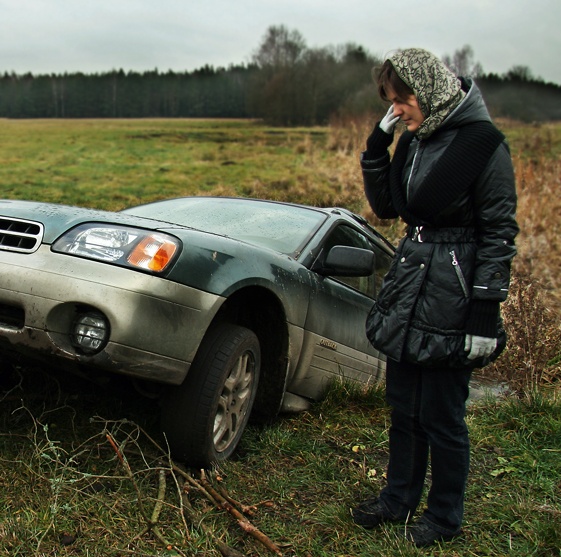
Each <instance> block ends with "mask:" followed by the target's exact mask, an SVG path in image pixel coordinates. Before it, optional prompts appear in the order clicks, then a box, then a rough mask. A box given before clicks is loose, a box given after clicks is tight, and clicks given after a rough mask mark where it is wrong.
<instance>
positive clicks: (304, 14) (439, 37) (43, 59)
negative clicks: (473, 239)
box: [0, 0, 561, 84]
mask: <svg viewBox="0 0 561 557" xmlns="http://www.w3.org/2000/svg"><path fill="white" fill-rule="evenodd" d="M0 14H2V16H1V18H0V71H2V72H4V71H15V72H17V73H23V72H27V71H31V72H33V73H51V72H54V73H62V72H65V71H66V72H75V71H82V72H85V73H90V72H102V71H109V70H111V69H115V68H122V69H124V70H125V71H127V70H135V71H144V70H151V69H154V68H158V69H159V70H161V71H166V70H168V69H172V70H175V71H183V70H193V69H196V68H199V67H201V66H203V65H205V64H210V65H213V66H228V65H230V64H237V63H243V62H247V61H248V60H249V58H250V56H251V54H252V52H253V51H254V50H255V49H256V48H257V47H258V45H259V43H260V41H261V39H262V37H263V35H264V33H265V31H266V29H267V27H269V26H270V25H280V24H283V25H286V26H287V27H289V28H290V29H296V30H298V31H300V32H301V33H302V35H303V36H304V38H305V39H306V41H307V43H308V46H310V47H323V46H328V45H340V44H344V43H349V42H352V43H356V44H359V45H361V46H363V47H364V48H366V49H367V50H369V51H370V52H372V53H373V54H377V55H380V56H383V55H384V54H386V53H387V52H389V51H391V50H394V49H396V48H402V47H407V46H421V47H424V48H427V49H429V50H432V51H433V52H434V53H435V54H437V55H439V56H442V55H444V54H453V53H454V51H455V50H457V49H459V48H461V47H462V46H464V45H466V44H469V45H471V47H472V48H473V50H474V54H475V59H476V61H479V62H480V63H481V65H482V66H483V69H484V70H485V71H487V72H496V73H504V72H506V71H507V70H508V69H510V68H511V67H512V66H514V65H523V66H528V67H529V68H530V70H531V71H532V73H533V74H534V75H535V76H536V77H542V78H543V79H545V80H547V81H553V82H556V83H559V84H561V64H559V62H558V56H559V55H560V54H561V33H559V31H558V25H559V22H560V21H561V2H559V0H533V1H532V0H454V1H453V2H452V1H450V0H431V1H430V2H422V1H421V0H392V1H391V2H387V1H386V2H381V1H379V0H347V2H345V5H344V6H343V5H342V3H341V2H340V0H338V1H332V0H283V1H282V2H279V1H278V0H276V1H275V2H272V1H271V0H237V1H236V2H232V1H231V0H203V1H197V2H194V1H193V0H190V1H189V0H181V1H180V0H159V1H158V2H155V1H154V0H96V1H95V2H92V1H91V0H18V2H15V1H14V0H0Z"/></svg>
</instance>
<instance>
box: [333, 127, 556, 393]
mask: <svg viewBox="0 0 561 557" xmlns="http://www.w3.org/2000/svg"><path fill="white" fill-rule="evenodd" d="M499 125H500V127H501V129H502V130H503V132H504V133H505V135H506V136H507V139H508V141H509V143H510V145H511V151H512V155H513V164H514V170H515V176H516V186H517V193H518V209H517V221H518V224H519V226H520V234H519V236H518V238H517V247H518V255H517V257H516V258H515V260H514V263H513V281H512V286H511V293H510V297H509V299H508V300H507V302H506V303H505V304H503V317H504V321H505V327H506V329H507V332H508V334H509V337H510V340H509V345H508V348H507V350H506V351H505V353H504V354H503V355H502V356H501V358H499V360H498V361H497V362H496V363H495V364H494V365H493V366H490V367H489V368H486V370H485V373H486V375H491V376H495V377H497V378H499V379H502V380H506V381H508V382H509V384H510V385H511V386H512V388H514V389H515V390H516V391H517V392H522V391H523V390H525V389H528V388H530V389H532V388H534V387H535V386H537V385H542V384H544V383H548V384H553V383H556V382H558V381H559V380H560V379H561V365H560V363H559V357H560V355H561V328H560V323H561V320H560V319H559V316H560V315H561V273H560V272H559V271H560V269H561V196H560V195H559V191H561V125H553V124H548V125H543V126H536V127H529V126H522V125H519V124H517V123H515V122H510V121H501V122H499ZM369 132H370V125H369V124H368V123H365V122H357V121H349V122H345V123H343V122H340V123H338V125H336V126H334V127H332V129H331V132H330V136H329V141H328V147H329V148H330V149H331V150H332V151H333V152H335V153H336V158H334V160H336V165H335V166H334V167H333V169H334V174H333V176H332V179H333V180H334V181H336V182H337V183H338V184H340V191H341V192H344V194H342V195H341V197H340V199H339V200H338V201H339V202H340V203H342V204H343V205H347V206H348V205H349V204H354V205H353V208H354V209H355V210H358V212H361V213H362V214H363V215H364V216H365V217H366V218H368V219H369V220H370V222H372V223H373V224H374V225H375V226H376V227H378V228H379V229H382V230H383V232H384V233H385V234H386V236H387V237H388V238H389V239H390V240H392V241H394V242H395V241H396V240H397V239H398V238H399V237H400V236H401V234H402V233H403V227H402V226H400V225H399V224H398V223H396V222H393V223H388V222H384V221H380V220H379V219H377V218H376V216H375V215H373V214H372V211H371V210H370V209H369V207H368V206H367V204H366V202H365V201H364V199H362V200H361V201H360V206H359V204H357V203H356V202H355V200H356V199H360V198H363V197H364V196H363V193H362V176H361V174H360V168H359V164H358V160H357V153H360V151H361V150H362V149H363V148H364V147H363V145H364V143H365V138H366V137H367V135H368V133H369Z"/></svg>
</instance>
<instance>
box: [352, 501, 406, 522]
mask: <svg viewBox="0 0 561 557" xmlns="http://www.w3.org/2000/svg"><path fill="white" fill-rule="evenodd" d="M351 515H352V517H353V520H354V521H355V523H356V524H358V525H359V526H362V527H363V528H367V529H370V528H374V527H375V526H379V525H380V524H382V523H383V522H397V521H398V520H397V519H395V518H394V517H393V516H392V515H391V514H390V513H389V511H388V510H387V509H386V507H385V505H384V504H383V503H382V502H381V501H380V499H378V497H370V498H369V499H366V501H363V502H362V503H360V504H359V505H358V506H357V507H355V508H354V509H352V510H351Z"/></svg>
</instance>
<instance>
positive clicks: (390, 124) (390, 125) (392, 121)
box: [380, 104, 399, 135]
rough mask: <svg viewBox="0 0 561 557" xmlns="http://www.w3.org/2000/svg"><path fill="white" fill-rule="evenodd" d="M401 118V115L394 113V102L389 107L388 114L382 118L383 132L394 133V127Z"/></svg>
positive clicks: (381, 127)
mask: <svg viewBox="0 0 561 557" xmlns="http://www.w3.org/2000/svg"><path fill="white" fill-rule="evenodd" d="M398 120H399V116H394V115H393V104H392V105H391V106H390V107H389V108H388V111H387V112H386V115H385V116H384V117H383V118H382V119H381V120H380V129H381V130H382V131H383V132H386V133H387V134H389V135H391V134H392V133H393V129H394V128H395V125H396V124H397V122H398Z"/></svg>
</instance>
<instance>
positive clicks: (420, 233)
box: [407, 225, 475, 244]
mask: <svg viewBox="0 0 561 557" xmlns="http://www.w3.org/2000/svg"><path fill="white" fill-rule="evenodd" d="M407 236H408V238H409V239H411V240H413V241H414V242H432V243H435V244H448V243H464V242H474V241H475V229H474V228H473V227H453V228H430V227H427V226H412V225H409V226H408V227H407Z"/></svg>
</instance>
